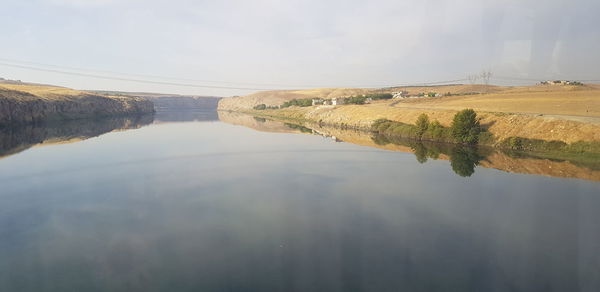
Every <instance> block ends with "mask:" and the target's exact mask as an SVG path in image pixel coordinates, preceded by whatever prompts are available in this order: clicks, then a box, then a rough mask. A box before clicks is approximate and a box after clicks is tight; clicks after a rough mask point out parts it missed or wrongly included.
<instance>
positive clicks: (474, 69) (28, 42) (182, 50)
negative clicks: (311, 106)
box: [0, 0, 600, 96]
mask: <svg viewBox="0 0 600 292" xmlns="http://www.w3.org/2000/svg"><path fill="white" fill-rule="evenodd" d="M1 7H2V8H1V9H0V40H1V41H0V59H2V60H0V63H13V64H14V62H9V61H7V60H20V61H30V62H36V63H44V64H50V65H59V66H62V67H76V68H83V69H88V70H96V71H111V72H121V73H130V74H143V75H157V76H165V77H176V78H185V79H195V80H210V81H224V82H230V83H216V82H201V81H191V80H164V79H163V81H168V82H176V83H192V84H198V85H210V86H231V87H250V88H265V89H267V88H295V87H301V86H302V87H304V86H307V87H337V86H353V87H375V86H389V85H396V84H407V83H408V84H410V83H416V82H426V81H444V80H454V79H463V78H466V76H467V75H469V74H474V73H478V72H481V71H482V70H490V71H491V72H492V73H493V74H494V76H495V77H497V78H498V79H495V80H493V82H494V83H499V84H506V83H513V82H514V83H523V82H524V81H509V80H504V79H501V78H525V79H528V78H533V79H538V78H540V79H580V80H582V79H583V80H586V79H600V17H599V15H600V1H598V0H579V1H573V0H568V1H567V0H546V1H532V0H529V1H528V0H487V1H486V0H454V1H441V0H429V1H427V0H409V1H400V0H391V1H387V0H385V1H384V0H377V1H375V0H370V1H353V0H343V1H342V0H339V1H338V0H334V1H327V0H315V1H313V0H302V1H276V0H258V1H248V0H246V1H242V0H239V1H226V0H223V1H192V0H2V3H1ZM21 64H22V63H21ZM22 65H23V64H22ZM28 66H30V67H31V66H33V67H43V66H42V65H31V64H30V65H28ZM44 68H49V67H44ZM51 69H54V70H60V71H75V70H73V69H68V68H67V69H65V68H51ZM86 73H88V74H89V73H91V72H86ZM92 74H96V75H110V76H116V74H115V73H106V72H104V73H103V72H99V73H92ZM119 76H120V77H126V78H134V79H152V80H161V79H158V78H149V77H139V76H122V75H119ZM0 77H5V78H10V79H22V80H24V81H33V82H43V83H51V84H57V85H63V86H69V87H73V88H78V89H112V90H129V91H155V92H172V93H189V94H203V95H222V96H231V95H240V94H244V93H248V92H249V91H252V90H231V89H210V88H194V87H180V86H170V85H159V84H142V83H136V82H126V81H116V80H103V79H96V78H90V77H77V76H72V75H63V74H58V73H52V72H41V71H33V70H29V69H23V68H14V67H8V66H6V65H1V64H0ZM253 84H264V85H253Z"/></svg>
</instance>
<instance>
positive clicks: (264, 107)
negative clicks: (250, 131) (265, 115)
mask: <svg viewBox="0 0 600 292" xmlns="http://www.w3.org/2000/svg"><path fill="white" fill-rule="evenodd" d="M254 109H255V110H259V111H261V110H265V109H267V105H266V104H264V103H262V104H259V105H257V106H255V107H254Z"/></svg>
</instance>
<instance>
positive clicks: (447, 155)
mask: <svg viewBox="0 0 600 292" xmlns="http://www.w3.org/2000/svg"><path fill="white" fill-rule="evenodd" d="M219 119H220V120H221V121H224V122H226V123H230V124H235V125H242V126H245V127H249V128H252V129H255V130H258V131H265V132H285V133H300V134H315V135H320V136H323V137H327V138H331V139H333V140H334V141H344V142H348V143H352V144H357V145H363V146H369V147H376V148H381V149H385V150H391V151H399V152H410V153H414V154H415V156H416V159H417V161H418V162H420V163H426V162H427V161H429V159H433V160H449V161H450V167H451V169H452V170H453V171H454V173H456V174H457V175H459V176H462V177H470V176H472V175H473V174H475V171H476V169H477V167H484V168H495V169H499V170H502V171H507V172H513V173H523V174H535V175H544V176H552V177H567V178H579V179H586V180H595V181H600V164H598V163H596V162H591V161H585V160H577V159H575V160H571V161H569V160H563V159H542V158H539V157H534V156H531V155H528V154H526V153H518V152H510V151H509V152H505V151H497V150H495V149H492V148H488V147H476V148H474V147H470V146H464V145H454V144H445V143H428V142H418V141H414V140H410V139H393V138H387V137H384V136H372V135H370V134H367V133H365V132H361V131H354V130H348V129H340V128H332V127H325V126H323V125H318V124H310V123H304V124H302V125H299V124H296V123H290V122H281V121H276V120H272V119H266V118H257V117H252V116H249V115H245V114H240V113H230V112H219Z"/></svg>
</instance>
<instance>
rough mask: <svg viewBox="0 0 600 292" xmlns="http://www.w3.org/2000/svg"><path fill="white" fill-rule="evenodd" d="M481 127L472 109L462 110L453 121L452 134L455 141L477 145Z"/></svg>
mask: <svg viewBox="0 0 600 292" xmlns="http://www.w3.org/2000/svg"><path fill="white" fill-rule="evenodd" d="M480 132H481V125H480V123H479V119H477V114H476V113H475V111H474V110H472V109H465V110H462V111H460V112H458V113H456V115H454V119H453V120H452V127H451V133H452V137H453V138H454V141H456V142H458V143H465V144H477V142H478V139H479V133H480Z"/></svg>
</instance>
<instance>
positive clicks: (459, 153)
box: [372, 135, 485, 177]
mask: <svg viewBox="0 0 600 292" xmlns="http://www.w3.org/2000/svg"><path fill="white" fill-rule="evenodd" d="M372 139H373V142H375V143H376V144H378V145H386V144H395V145H401V146H408V147H410V148H411V149H412V151H413V153H414V154H415V157H416V159H417V161H418V162H419V163H425V162H427V161H428V160H429V159H434V160H436V159H439V158H440V155H446V156H447V157H448V158H449V160H450V166H451V167H452V170H453V171H454V172H455V173H456V174H458V175H459V176H462V177H469V176H471V175H473V174H474V173H475V167H476V166H477V165H479V162H480V161H481V160H483V159H484V158H485V155H484V154H483V151H481V149H478V148H476V147H473V146H467V145H458V144H447V143H434V142H426V141H425V142H424V141H415V140H409V139H401V138H393V137H386V136H383V135H376V136H373V137H372Z"/></svg>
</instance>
